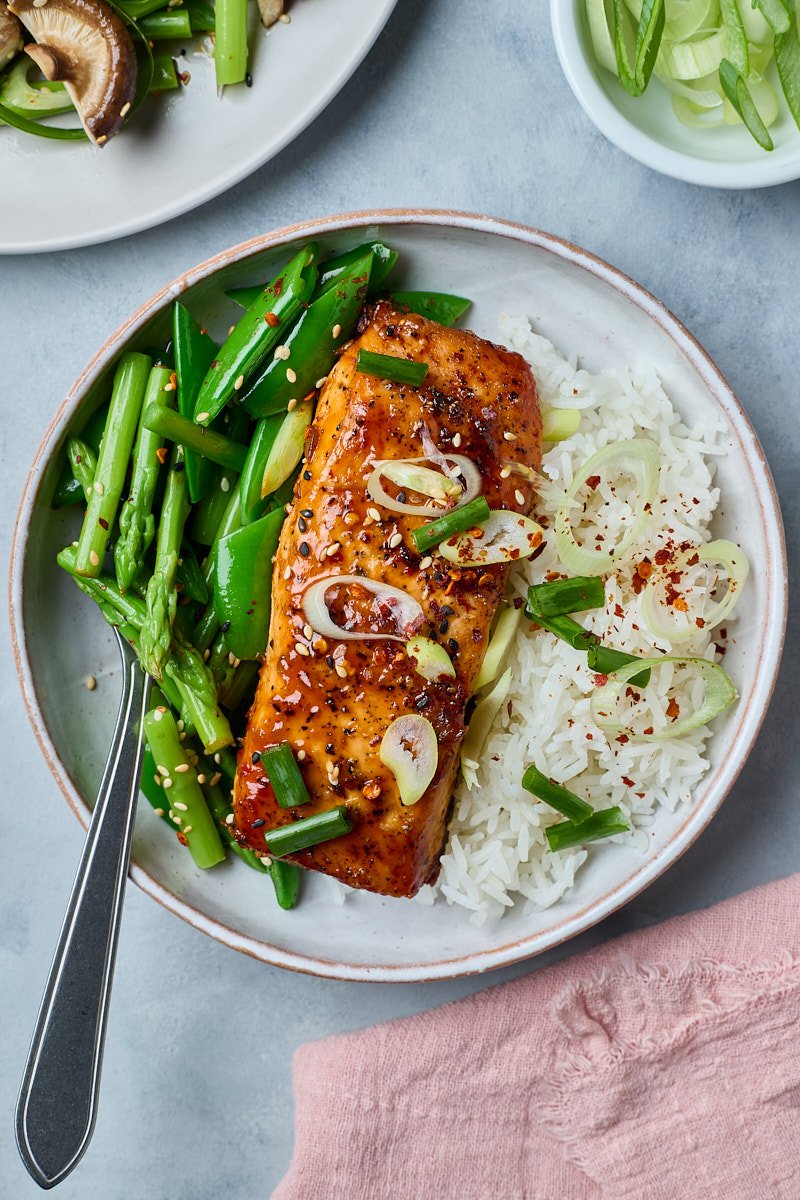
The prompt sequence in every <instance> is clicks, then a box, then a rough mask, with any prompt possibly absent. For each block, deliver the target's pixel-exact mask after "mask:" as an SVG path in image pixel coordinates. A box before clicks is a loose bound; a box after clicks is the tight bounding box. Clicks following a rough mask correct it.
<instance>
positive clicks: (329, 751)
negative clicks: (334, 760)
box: [325, 742, 333, 754]
mask: <svg viewBox="0 0 800 1200" xmlns="http://www.w3.org/2000/svg"><path fill="white" fill-rule="evenodd" d="M325 753H326V754H333V742H328V744H327V746H326V747H325Z"/></svg>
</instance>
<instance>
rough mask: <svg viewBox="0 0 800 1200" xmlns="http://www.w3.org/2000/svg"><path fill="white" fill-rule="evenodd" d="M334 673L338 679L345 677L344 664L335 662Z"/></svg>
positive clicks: (345, 668)
mask: <svg viewBox="0 0 800 1200" xmlns="http://www.w3.org/2000/svg"><path fill="white" fill-rule="evenodd" d="M336 674H337V675H338V676H339V678H340V679H346V678H347V667H346V666H345V665H344V663H337V664H336Z"/></svg>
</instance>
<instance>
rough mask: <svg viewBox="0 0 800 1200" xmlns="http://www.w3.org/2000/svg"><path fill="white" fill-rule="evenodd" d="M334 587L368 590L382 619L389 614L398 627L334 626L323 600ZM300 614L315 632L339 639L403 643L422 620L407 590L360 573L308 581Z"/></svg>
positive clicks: (421, 614)
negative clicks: (377, 630) (378, 629)
mask: <svg viewBox="0 0 800 1200" xmlns="http://www.w3.org/2000/svg"><path fill="white" fill-rule="evenodd" d="M335 587H344V588H353V587H359V588H363V589H364V590H365V591H366V592H368V593H371V594H372V595H373V596H374V597H375V600H376V601H377V605H378V615H379V616H380V617H381V618H382V619H384V620H385V619H386V618H389V617H391V618H392V620H393V621H394V622H395V624H396V626H397V633H374V632H372V631H370V630H363V631H359V630H354V629H343V628H342V627H341V625H337V624H336V622H335V621H334V620H333V618H332V617H331V614H330V610H329V608H328V605H327V603H326V596H327V593H328V592H329V591H331V589H332V588H335ZM303 613H304V615H305V619H306V621H307V622H308V624H309V625H310V626H311V628H312V629H313V630H314V631H315V633H318V634H320V635H321V636H322V637H330V638H335V639H336V640H337V641H340V642H362V641H392V642H405V641H407V640H408V638H409V637H411V636H412V634H414V633H416V631H417V630H418V629H419V627H420V625H421V624H422V623H423V621H424V615H423V612H422V606H421V605H420V603H419V601H418V600H415V599H414V597H413V596H409V594H408V592H404V591H403V590H402V589H401V588H396V587H391V586H390V585H389V584H388V583H379V582H378V581H377V580H374V579H368V578H367V577H366V576H362V575H327V576H326V577H325V578H324V579H317V580H316V581H315V582H314V583H312V584H309V586H308V587H307V588H306V590H305V592H304V593H303Z"/></svg>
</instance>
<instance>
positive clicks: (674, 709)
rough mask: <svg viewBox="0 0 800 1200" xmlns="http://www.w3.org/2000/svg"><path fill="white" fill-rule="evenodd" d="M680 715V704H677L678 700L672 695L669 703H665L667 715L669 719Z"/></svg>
mask: <svg viewBox="0 0 800 1200" xmlns="http://www.w3.org/2000/svg"><path fill="white" fill-rule="evenodd" d="M680 715H681V706H680V705H679V704H678V701H677V700H676V699H675V697H674V696H672V697H671V698H670V702H669V704H668V705H667V716H668V717H669V719H670V721H674V720H675V719H676V718H677V717H679V716H680Z"/></svg>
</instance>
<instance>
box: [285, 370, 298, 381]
mask: <svg viewBox="0 0 800 1200" xmlns="http://www.w3.org/2000/svg"><path fill="white" fill-rule="evenodd" d="M286 378H287V379H288V380H289V383H297V371H293V370H292V368H291V367H287V368H286Z"/></svg>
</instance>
